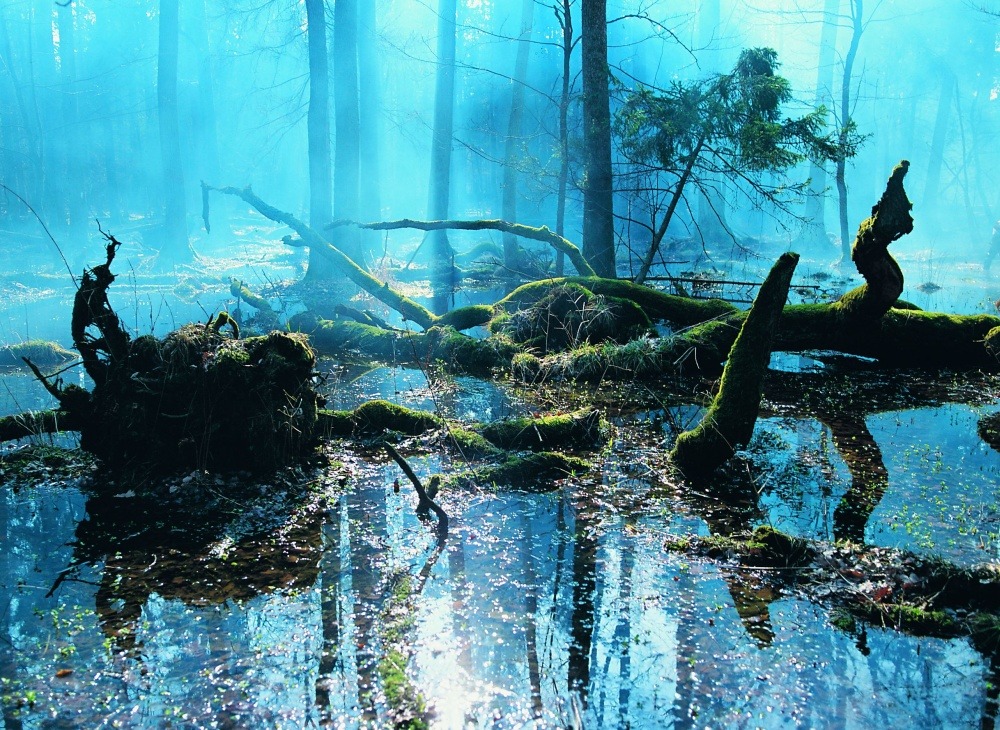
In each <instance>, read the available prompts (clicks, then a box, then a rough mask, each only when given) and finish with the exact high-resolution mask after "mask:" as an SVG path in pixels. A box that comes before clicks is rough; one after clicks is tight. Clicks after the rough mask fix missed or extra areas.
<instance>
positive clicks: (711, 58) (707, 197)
mask: <svg viewBox="0 0 1000 730" xmlns="http://www.w3.org/2000/svg"><path fill="white" fill-rule="evenodd" d="M721 23H722V11H721V7H720V4H719V0H701V3H700V4H699V7H698V24H697V39H696V45H697V46H698V48H699V54H698V60H699V64H700V66H701V71H702V72H703V73H704V72H706V71H707V72H708V73H713V74H714V73H719V72H720V71H721V70H722V54H721V53H719V50H718V48H719V39H718V35H719V29H720V26H721ZM697 201H698V203H697V205H698V232H699V234H700V235H701V237H702V240H704V241H706V242H716V241H720V240H723V239H724V238H725V237H726V236H727V234H728V231H729V227H728V225H727V223H726V196H725V178H724V177H723V176H722V175H721V174H720V173H718V172H715V173H709V174H703V175H702V176H701V180H700V182H699V185H698V195H697Z"/></svg>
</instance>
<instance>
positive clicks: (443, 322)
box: [435, 304, 493, 331]
mask: <svg viewBox="0 0 1000 730" xmlns="http://www.w3.org/2000/svg"><path fill="white" fill-rule="evenodd" d="M492 316H493V307H491V306H490V305H488V304H472V305H470V306H468V307H459V308H458V309H453V310H451V311H450V312H447V313H445V314H443V315H441V316H440V317H438V318H437V320H436V321H435V324H436V325H438V326H440V327H444V326H447V327H454V328H455V329H456V330H459V331H462V330H467V329H471V328H473V327H478V326H480V325H484V324H486V323H487V322H489V321H490V317H492Z"/></svg>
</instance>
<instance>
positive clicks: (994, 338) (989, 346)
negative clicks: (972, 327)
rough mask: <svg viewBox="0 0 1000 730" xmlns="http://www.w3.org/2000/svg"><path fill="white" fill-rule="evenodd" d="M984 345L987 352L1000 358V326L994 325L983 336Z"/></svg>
mask: <svg viewBox="0 0 1000 730" xmlns="http://www.w3.org/2000/svg"><path fill="white" fill-rule="evenodd" d="M983 346H984V347H985V348H986V352H988V353H989V354H990V355H992V356H993V357H994V358H996V359H998V360H1000V327H994V328H993V329H991V330H990V331H989V332H987V333H986V336H985V337H984V338H983Z"/></svg>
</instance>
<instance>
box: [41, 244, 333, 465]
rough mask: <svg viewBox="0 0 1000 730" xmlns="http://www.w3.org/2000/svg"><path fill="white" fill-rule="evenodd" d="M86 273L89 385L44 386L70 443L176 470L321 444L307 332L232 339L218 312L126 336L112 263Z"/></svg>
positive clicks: (81, 341) (119, 459)
mask: <svg viewBox="0 0 1000 730" xmlns="http://www.w3.org/2000/svg"><path fill="white" fill-rule="evenodd" d="M105 235H106V238H107V241H108V243H107V246H106V253H107V259H106V261H105V262H104V263H103V264H99V265H98V266H95V267H94V268H93V269H87V270H85V271H84V274H83V277H82V280H81V284H80V288H79V289H78V290H77V294H76V297H75V300H74V304H73V319H72V335H73V344H74V345H75V346H76V349H77V350H78V351H79V352H80V355H81V357H82V359H83V366H84V368H85V369H86V371H87V374H88V375H89V376H90V377H91V379H92V380H93V382H94V389H93V391H90V392H88V391H86V390H84V389H83V388H80V387H79V386H74V385H68V386H65V387H63V385H62V382H61V380H59V379H56V380H55V381H54V382H50V379H49V378H45V377H44V376H43V375H42V374H41V372H40V371H38V369H37V367H36V368H33V369H34V370H35V372H36V375H38V377H39V378H40V379H41V380H42V382H43V383H44V385H45V387H46V388H47V389H48V390H49V392H50V393H51V394H52V395H53V396H55V397H56V398H57V399H58V400H59V405H60V410H59V411H58V412H57V415H59V416H60V417H61V418H65V419H68V420H69V421H70V422H71V424H72V427H73V428H74V430H78V431H79V432H80V446H81V447H82V448H83V449H84V450H86V451H89V452H90V453H92V454H94V455H95V456H97V457H98V458H99V459H100V460H101V461H103V462H104V463H105V465H107V466H109V467H112V468H114V469H121V470H125V471H127V472H131V473H139V474H145V473H155V472H167V471H175V470H176V469H178V468H181V469H191V468H196V469H247V470H252V471H267V470H272V469H275V468H277V467H279V466H282V465H284V464H288V463H291V462H292V461H294V460H296V459H299V458H301V457H302V456H303V455H305V454H306V453H307V452H308V451H309V450H310V449H312V448H313V447H314V446H315V445H316V444H317V443H318V441H319V438H320V435H321V433H320V428H319V423H318V415H317V412H318V410H319V407H320V406H321V405H322V404H323V398H322V396H320V395H319V394H318V393H317V391H316V389H315V367H316V354H315V353H314V352H313V350H312V348H311V347H310V346H309V342H308V339H307V338H306V336H305V335H300V334H295V333H288V332H277V331H275V332H271V333H270V334H268V335H265V336H262V337H250V338H247V339H244V340H241V339H240V338H239V334H240V333H239V325H238V324H237V323H236V322H235V320H233V319H232V318H231V317H230V316H229V315H228V314H227V313H225V312H221V313H220V314H219V315H218V316H217V317H211V318H209V321H208V322H206V323H204V324H188V325H185V326H183V327H181V328H180V329H178V330H175V331H174V332H171V333H170V334H168V335H167V336H166V337H164V338H163V339H157V338H156V337H154V336H153V335H144V336H142V337H139V338H136V339H133V337H132V336H131V335H130V334H129V333H128V331H126V329H125V328H124V327H123V326H122V323H121V321H120V320H119V319H118V316H117V314H115V312H114V310H113V309H112V308H111V305H110V303H109V302H108V297H107V291H108V287H110V286H111V284H112V283H113V282H114V280H115V276H114V274H112V273H111V263H112V261H113V260H114V257H115V253H116V252H117V250H118V248H119V247H120V246H121V243H120V242H119V241H117V240H116V239H115V238H114V237H113V236H111V235H108V234H105Z"/></svg>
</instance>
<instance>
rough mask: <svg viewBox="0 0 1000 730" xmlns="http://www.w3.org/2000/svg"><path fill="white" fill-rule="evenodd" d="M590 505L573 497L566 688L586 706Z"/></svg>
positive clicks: (592, 545) (592, 581)
mask: <svg viewBox="0 0 1000 730" xmlns="http://www.w3.org/2000/svg"><path fill="white" fill-rule="evenodd" d="M593 511H594V506H593V505H592V504H590V503H589V502H587V501H586V500H584V499H578V500H577V501H576V511H575V520H574V521H575V530H574V538H575V539H574V543H573V615H572V625H571V628H570V645H569V676H568V680H569V681H568V688H569V691H570V692H571V693H577V694H578V695H579V697H580V705H581V709H582V710H586V708H587V693H588V690H589V687H590V649H591V646H592V644H593V637H594V616H595V610H594V598H595V594H596V591H597V565H596V564H597V539H596V537H595V536H594V531H593V528H594V520H593V517H592V515H593Z"/></svg>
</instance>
